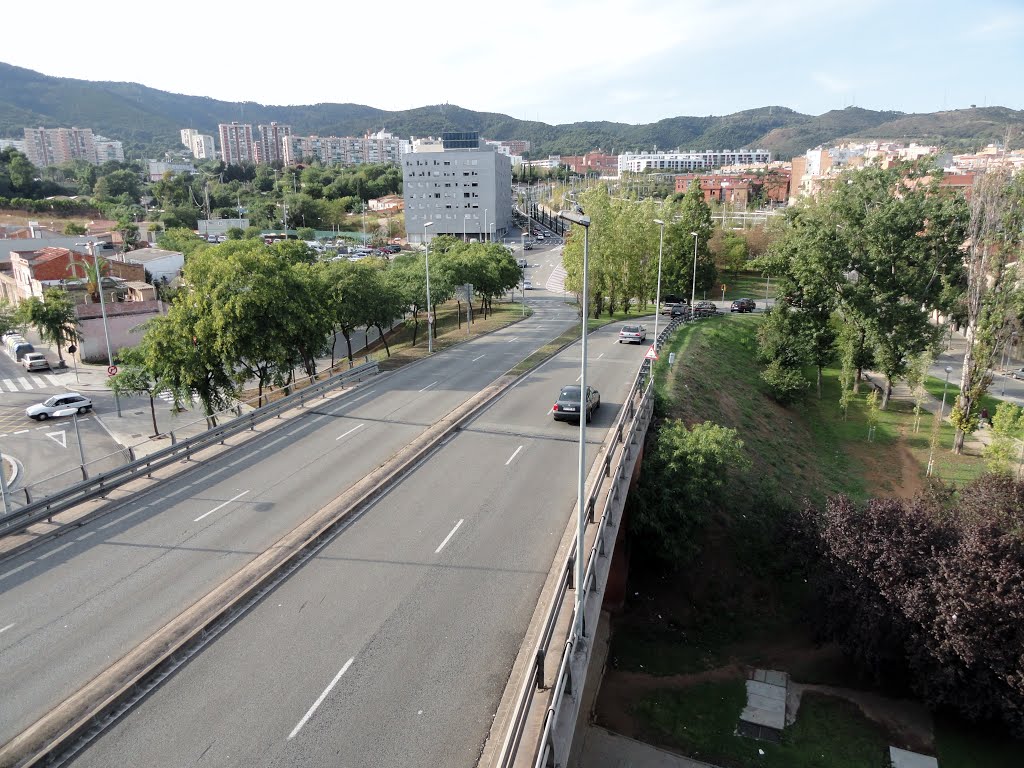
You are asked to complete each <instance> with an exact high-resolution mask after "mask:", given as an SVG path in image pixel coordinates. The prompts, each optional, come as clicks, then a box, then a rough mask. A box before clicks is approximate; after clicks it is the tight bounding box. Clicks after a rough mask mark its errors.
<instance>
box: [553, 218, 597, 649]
mask: <svg viewBox="0 0 1024 768" xmlns="http://www.w3.org/2000/svg"><path fill="white" fill-rule="evenodd" d="M558 216H559V218H562V219H565V220H566V221H570V222H572V223H573V224H579V225H580V226H581V227H583V297H582V301H583V319H582V329H581V333H580V335H581V337H582V344H581V347H582V350H581V351H582V357H581V359H580V411H579V413H580V446H579V463H578V466H577V469H576V618H577V621H578V622H579V624H578V625H577V626H578V631H579V633H580V635H581V636H586V634H587V625H586V622H585V620H584V618H583V595H584V594H585V593H586V590H585V589H584V585H583V579H584V578H585V576H586V574H585V571H584V566H583V548H584V542H583V534H584V531H585V530H586V524H587V516H586V515H587V510H586V501H585V498H584V484H585V479H586V477H585V476H586V464H587V315H588V314H589V312H588V306H589V301H590V297H589V294H588V289H589V286H588V283H587V267H588V266H589V260H590V217H589V216H584V215H583V213H582V211H581V212H578V213H577V212H575V211H562V212H561V213H559V214H558Z"/></svg>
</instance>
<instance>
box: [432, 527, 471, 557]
mask: <svg viewBox="0 0 1024 768" xmlns="http://www.w3.org/2000/svg"><path fill="white" fill-rule="evenodd" d="M464 522H465V521H464V520H459V522H457V523H456V524H455V527H454V528H452V529H451V531H449V533H448V535H447V536H445V537H444V541H442V542H441V544H440V546H438V548H437V549H435V550H434V554H435V555H436V554H438V553H439V552H440V551H441V550H442V549H444V545H445V544H447V543H448V542H449V541H451V540H452V536H454V535H455V532H456V531H457V530H459V528H460V527H461V526H462V524H463V523H464Z"/></svg>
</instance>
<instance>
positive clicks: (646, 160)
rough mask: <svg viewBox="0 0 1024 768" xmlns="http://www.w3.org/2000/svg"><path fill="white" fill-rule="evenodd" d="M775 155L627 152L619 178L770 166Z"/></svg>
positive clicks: (758, 151)
mask: <svg viewBox="0 0 1024 768" xmlns="http://www.w3.org/2000/svg"><path fill="white" fill-rule="evenodd" d="M771 161H772V153H771V152H766V151H765V150H763V149H740V150H735V151H734V150H731V149H725V150H721V151H717V150H707V151H704V152H626V153H624V154H621V155H619V175H622V172H623V171H628V172H629V173H643V172H644V171H648V170H651V171H702V170H707V169H709V168H721V167H723V166H726V165H758V164H764V163H770V162H771Z"/></svg>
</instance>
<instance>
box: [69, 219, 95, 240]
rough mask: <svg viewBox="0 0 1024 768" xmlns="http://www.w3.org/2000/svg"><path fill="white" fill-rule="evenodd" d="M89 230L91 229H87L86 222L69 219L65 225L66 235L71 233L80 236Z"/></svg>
mask: <svg viewBox="0 0 1024 768" xmlns="http://www.w3.org/2000/svg"><path fill="white" fill-rule="evenodd" d="M88 231H89V230H88V229H86V227H85V225H84V224H76V223H75V222H73V221H69V222H68V223H67V224H65V225H64V234H65V235H71V236H73V237H74V236H80V235H84V234H86V233H87V232H88Z"/></svg>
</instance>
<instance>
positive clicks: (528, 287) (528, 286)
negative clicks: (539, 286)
mask: <svg viewBox="0 0 1024 768" xmlns="http://www.w3.org/2000/svg"><path fill="white" fill-rule="evenodd" d="M523 290H524V291H532V290H533V281H532V280H523Z"/></svg>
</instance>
